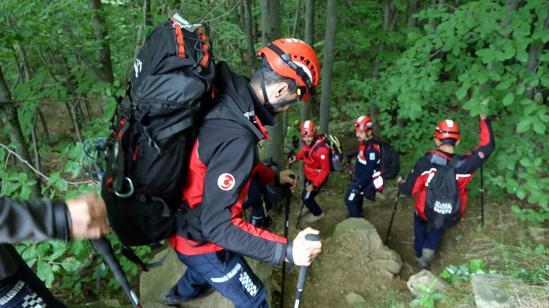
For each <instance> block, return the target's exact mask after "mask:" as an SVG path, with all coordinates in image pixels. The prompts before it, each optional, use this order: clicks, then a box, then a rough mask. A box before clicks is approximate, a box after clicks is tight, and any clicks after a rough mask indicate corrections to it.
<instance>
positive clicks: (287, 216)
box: [280, 174, 295, 308]
mask: <svg viewBox="0 0 549 308" xmlns="http://www.w3.org/2000/svg"><path fill="white" fill-rule="evenodd" d="M290 177H291V178H292V179H294V180H295V176H294V175H293V174H291V175H290ZM291 200H292V191H291V190H290V187H287V188H286V200H285V201H286V202H285V206H284V237H286V238H287V237H288V225H289V221H290V202H291ZM285 281H286V262H282V283H281V284H280V286H281V293H280V307H281V308H282V305H284V284H285Z"/></svg>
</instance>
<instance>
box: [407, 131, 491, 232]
mask: <svg viewBox="0 0 549 308" xmlns="http://www.w3.org/2000/svg"><path fill="white" fill-rule="evenodd" d="M479 124H480V139H479V143H478V146H477V147H476V149H475V150H474V151H472V152H470V153H467V154H466V155H463V156H459V155H455V154H450V153H446V152H443V151H441V150H432V151H430V152H429V153H427V154H425V156H423V157H422V158H421V159H420V160H418V162H417V163H416V165H415V166H414V169H412V171H411V173H410V175H408V178H407V179H406V182H404V183H402V184H400V192H401V193H402V194H404V195H407V196H412V195H413V196H415V207H416V212H417V214H418V215H419V216H420V217H421V218H422V219H423V220H425V221H427V220H428V219H427V217H426V216H425V197H426V193H427V186H428V185H429V182H430V180H431V179H432V178H433V175H434V173H435V172H437V165H435V164H433V163H432V162H431V157H432V156H433V155H439V156H441V157H443V158H445V159H447V160H451V159H459V162H458V163H457V165H456V180H457V182H458V187H459V200H460V211H461V216H462V217H463V215H464V214H465V210H466V208H467V185H469V183H470V182H471V180H472V179H473V176H474V173H475V171H476V170H477V169H478V168H480V166H481V165H482V163H483V162H484V160H486V159H487V158H488V156H490V154H492V152H493V151H494V148H495V143H494V134H493V132H492V127H491V125H490V122H489V121H488V120H480V123H479Z"/></svg>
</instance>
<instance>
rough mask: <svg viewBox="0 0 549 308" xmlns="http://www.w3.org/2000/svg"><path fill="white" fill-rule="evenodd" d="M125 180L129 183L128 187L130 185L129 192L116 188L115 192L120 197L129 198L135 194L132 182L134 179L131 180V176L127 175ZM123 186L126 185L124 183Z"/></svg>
mask: <svg viewBox="0 0 549 308" xmlns="http://www.w3.org/2000/svg"><path fill="white" fill-rule="evenodd" d="M124 181H125V182H126V183H128V187H129V191H128V192H125V193H121V192H118V191H116V190H114V194H115V195H116V196H117V197H118V198H122V199H126V198H129V197H131V196H132V195H133V193H134V189H133V182H132V180H131V179H130V178H129V177H127V176H125V177H124ZM122 187H124V186H123V185H122Z"/></svg>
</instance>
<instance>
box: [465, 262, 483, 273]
mask: <svg viewBox="0 0 549 308" xmlns="http://www.w3.org/2000/svg"><path fill="white" fill-rule="evenodd" d="M482 270H484V261H482V260H480V259H472V260H471V261H469V271H470V272H471V273H472V274H474V273H478V272H480V271H482Z"/></svg>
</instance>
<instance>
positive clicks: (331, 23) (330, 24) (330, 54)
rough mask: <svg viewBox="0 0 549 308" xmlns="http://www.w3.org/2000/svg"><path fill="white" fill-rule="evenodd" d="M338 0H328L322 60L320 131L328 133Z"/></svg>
mask: <svg viewBox="0 0 549 308" xmlns="http://www.w3.org/2000/svg"><path fill="white" fill-rule="evenodd" d="M336 3H337V1H336V0H327V4H326V12H327V13H326V35H325V39H324V59H323V61H322V75H321V76H322V93H321V97H320V133H321V134H327V133H328V124H329V121H330V100H331V99H332V72H333V62H334V48H335V38H336V36H335V34H336V25H337V13H336Z"/></svg>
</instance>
